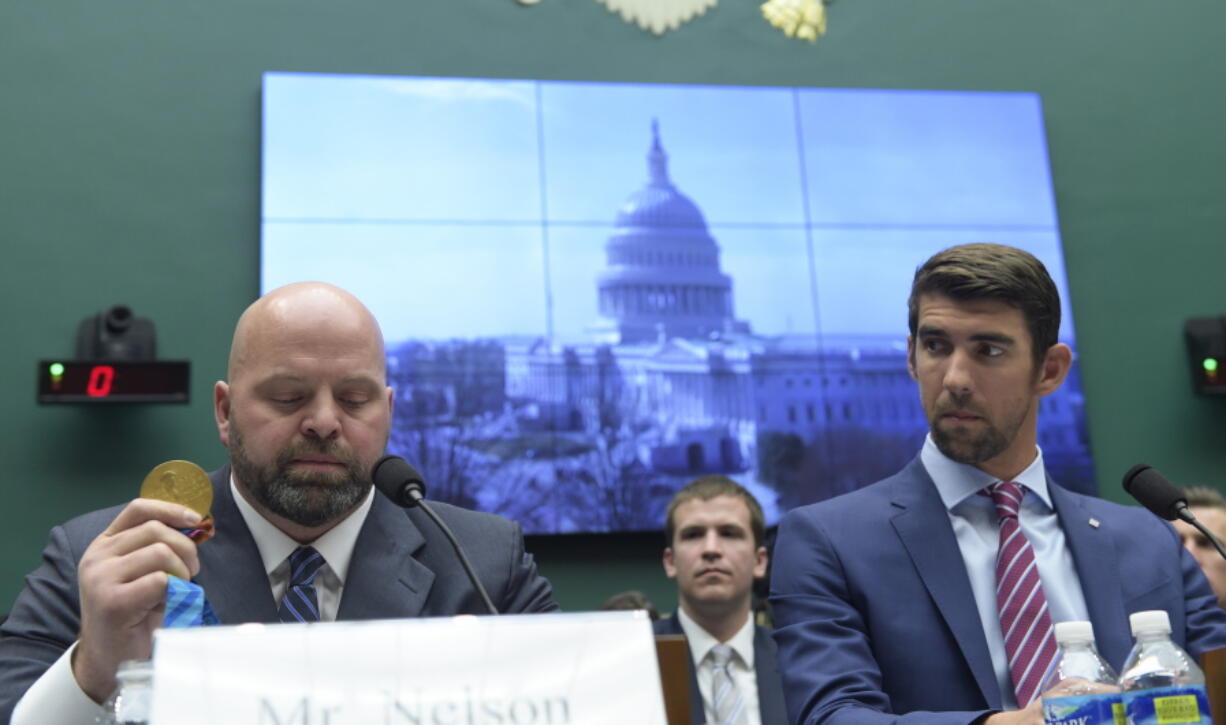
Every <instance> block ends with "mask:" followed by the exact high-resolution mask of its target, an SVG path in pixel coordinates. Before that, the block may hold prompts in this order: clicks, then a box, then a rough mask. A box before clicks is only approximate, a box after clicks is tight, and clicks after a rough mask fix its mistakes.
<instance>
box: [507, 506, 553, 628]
mask: <svg viewBox="0 0 1226 725" xmlns="http://www.w3.org/2000/svg"><path fill="white" fill-rule="evenodd" d="M511 526H512V530H511V546H510V557H509V560H508V562H507V563H508V571H507V579H506V582H507V583H506V586H505V587H504V588H503V591H502V594H501V596H497V597H496V598H495V599H494V604H495V606H496V607H498V611H499V612H501V613H503V614H528V613H534V612H556V611H558V603H557V602H555V601H554V600H553V586H552V585H551V584H550V583H549V580H548V579H546V578H545V577H543V576H541V574H540V572H539V571H537V568H536V561H535V560H534V559H533V558H532V554H529V553H528V552H527V551H525V550H524V534H523V529H522V528H521V527H520V525H519V523H518V522H511Z"/></svg>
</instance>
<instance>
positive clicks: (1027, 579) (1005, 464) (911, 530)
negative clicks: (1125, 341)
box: [771, 244, 1226, 725]
mask: <svg viewBox="0 0 1226 725" xmlns="http://www.w3.org/2000/svg"><path fill="white" fill-rule="evenodd" d="M908 326H909V330H910V335H909V336H908V338H907V352H908V359H907V364H908V368H909V370H910V373H911V376H912V378H914V379H915V380H916V382H917V383H918V384H919V395H920V402H921V404H922V406H923V409H924V413H925V415H926V416H927V418H928V426H929V434H928V438H927V440H926V441H925V442H924V445H923V448H922V449H921V450H920V452H919V455H918V456H917V457H916V458H915V459H913V460H912V462H911V463H910V464H908V465H907V467H906V468H904V469H903V470H902V471H900V472H899V473H897V474H895V475H894V476H892V477H890V478H887V479H885V480H883V481H879V482H877V483H875V484H872V485H870V486H867V487H866V488H863V489H860V490H858V491H854V492H852V493H848V494H845V495H843V496H838V497H836V498H833V499H830V500H828V501H823V502H820V503H817V504H813V505H810V506H804V507H800V508H797V509H793V510H792V511H791V512H789V513H788V514H787V516H786V517H784V520H783V522H782V523H781V524H780V527H779V534H778V539H777V541H776V545H775V563H774V576H773V578H772V581H771V602H772V604H773V605H774V612H775V627H776V629H775V638H776V641H777V642H778V643H779V660H780V669H781V671H782V672H783V673H784V686H785V691H786V692H787V699H788V710H789V711H790V713H791V717H792V720H793V721H794V722H798V723H805V724H806V725H816V724H817V723H838V724H843V723H846V724H847V725H876V724H878V723H880V724H882V725H885V724H886V723H889V724H891V725H894V724H897V723H904V724H909V723H923V724H925V725H938V724H939V725H970V724H971V723H976V724H978V723H987V725H1014V724H1031V723H1033V724H1034V725H1039V724H1040V723H1042V721H1043V718H1042V712H1041V710H1040V707H1041V704H1040V698H1041V696H1042V692H1041V689H1042V684H1043V682H1044V678H1045V675H1046V674H1047V672H1048V671H1049V669H1050V667H1051V665H1052V664H1053V663H1054V660H1055V656H1056V645H1055V640H1054V636H1053V632H1052V628H1053V623H1055V622H1061V621H1067V620H1088V621H1090V622H1091V623H1092V625H1093V628H1094V634H1095V637H1096V640H1097V645H1098V650H1099V652H1100V653H1101V654H1102V655H1103V657H1104V658H1105V659H1106V660H1107V661H1108V662H1110V663H1111V664H1112V666H1114V667H1116V668H1117V669H1118V668H1119V667H1120V665H1122V664H1123V661H1124V658H1125V657H1126V656H1127V653H1128V650H1129V649H1130V647H1131V644H1132V637H1131V634H1130V631H1129V625H1128V615H1129V614H1130V613H1132V612H1137V611H1142V610H1149V609H1162V610H1166V611H1167V612H1168V614H1169V615H1170V618H1171V625H1172V638H1173V639H1174V640H1175V641H1176V642H1177V643H1178V644H1180V645H1181V646H1183V647H1185V648H1186V649H1188V650H1189V651H1190V652H1191V653H1192V655H1193V656H1194V657H1199V656H1200V655H1201V654H1202V653H1203V652H1205V651H1207V650H1210V649H1215V648H1218V647H1222V646H1226V612H1223V611H1222V610H1221V609H1219V608H1218V607H1217V606H1216V602H1215V600H1214V597H1213V595H1212V592H1211V591H1210V589H1209V586H1208V584H1207V583H1206V582H1205V579H1204V577H1203V576H1202V575H1201V573H1200V571H1199V569H1198V568H1197V567H1196V562H1195V561H1193V560H1192V558H1191V557H1190V556H1188V554H1187V552H1186V551H1184V549H1183V547H1182V546H1180V545H1179V540H1178V537H1177V536H1175V532H1174V530H1173V529H1171V527H1170V526H1168V525H1166V524H1165V522H1163V521H1161V520H1160V519H1158V518H1157V517H1155V516H1153V515H1152V514H1150V513H1149V512H1148V511H1146V510H1144V509H1141V508H1138V507H1135V506H1122V505H1119V504H1115V503H1111V502H1108V501H1103V500H1101V499H1097V498H1093V497H1090V496H1083V495H1080V494H1076V493H1073V492H1071V491H1068V490H1066V489H1064V488H1061V487H1060V486H1058V485H1057V484H1056V482H1054V481H1052V480H1051V479H1050V478H1049V477H1048V475H1047V471H1046V469H1045V467H1044V461H1043V453H1042V451H1041V450H1039V447H1038V445H1037V441H1038V414H1039V401H1040V400H1041V399H1042V398H1043V397H1045V396H1047V395H1049V394H1050V393H1052V392H1054V391H1055V390H1057V389H1058V388H1059V386H1060V385H1061V384H1062V383H1063V382H1064V378H1065V376H1066V375H1067V374H1068V371H1069V367H1070V366H1071V365H1072V350H1071V349H1070V348H1069V347H1068V345H1065V344H1064V343H1061V342H1060V341H1059V329H1060V296H1059V292H1058V291H1057V289H1056V286H1055V283H1054V282H1053V281H1052V279H1051V276H1050V275H1048V273H1047V270H1046V269H1045V268H1044V267H1043V264H1042V263H1041V262H1039V260H1038V259H1036V258H1035V257H1034V256H1033V255H1031V254H1029V253H1027V252H1025V251H1022V250H1020V249H1014V248H1012V247H1006V246H1001V245H996V244H968V245H963V246H959V247H953V248H950V249H946V250H945V251H943V252H940V253H938V254H936V255H934V256H933V257H932V258H930V259H928V260H927V261H926V262H924V264H923V265H921V266H920V268H919V269H917V270H916V273H915V277H914V280H913V282H912V287H911V294H910V298H909V301H908Z"/></svg>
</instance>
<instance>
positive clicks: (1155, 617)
mask: <svg viewBox="0 0 1226 725" xmlns="http://www.w3.org/2000/svg"><path fill="white" fill-rule="evenodd" d="M1128 624H1129V625H1130V626H1131V627H1132V636H1133V637H1136V636H1137V635H1139V634H1141V633H1142V632H1145V633H1161V634H1170V633H1171V618H1170V617H1168V616H1167V614H1166V612H1165V611H1163V610H1161V609H1152V610H1150V611H1147V612H1133V613H1132V614H1131V615H1129V617H1128Z"/></svg>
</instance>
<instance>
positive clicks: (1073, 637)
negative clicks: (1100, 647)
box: [1056, 622, 1094, 644]
mask: <svg viewBox="0 0 1226 725" xmlns="http://www.w3.org/2000/svg"><path fill="white" fill-rule="evenodd" d="M1056 641H1057V642H1059V643H1060V644H1068V643H1069V642H1093V641H1094V628H1093V627H1091V626H1090V623H1089V622H1056Z"/></svg>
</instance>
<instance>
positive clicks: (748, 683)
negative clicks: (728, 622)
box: [677, 607, 762, 725]
mask: <svg viewBox="0 0 1226 725" xmlns="http://www.w3.org/2000/svg"><path fill="white" fill-rule="evenodd" d="M677 620H678V621H679V622H680V623H681V631H682V632H685V639H686V641H687V642H688V643H689V646H690V656H691V657H693V658H694V674H695V676H696V678H697V680H698V691H699V693H701V694H702V707H703V710H704V713H705V717H706V721H707V722H708V723H713V722H715V718H714V713H713V710H712V708H711V697H712V694H711V681H712V679H714V673H713V672H712V670H711V666H710V665H709V664H708V663H707V655H708V654H710V653H711V648H712V647H714V646H715V645H717V644H720V641H719V640H717V639H716V638H715V637H712V636H711V634H710V633H709V632H707V630H705V629H703V628H702V626H701V625H699V624H698V623H697V622H695V621H694V620H693V619H690V617H689V615H687V614H686V613H685V610H683V609H681V608H680V607H678V608H677ZM753 635H754V624H753V617H751V616H746V617H745V624H744V625H742V626H741V628H740V629H739V630H737V633H736V634H734V635H732V639H730V640H728V641H727V642H725V643H724V644H727V645H728V646H730V647H731V648H732V651H733V653H734V655H733V657H732V661H731V662H729V663H728V670H729V671H730V672H731V673H732V681H733V682H735V683H736V687H737V689H738V690H739V691H740V692H741V695H742V697H744V698H745V708H744V713H745V722H746V723H748V725H762V712H761V710H759V709H758V677H757V675H756V674H755V673H754V668H753Z"/></svg>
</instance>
